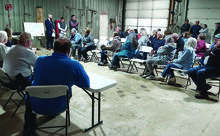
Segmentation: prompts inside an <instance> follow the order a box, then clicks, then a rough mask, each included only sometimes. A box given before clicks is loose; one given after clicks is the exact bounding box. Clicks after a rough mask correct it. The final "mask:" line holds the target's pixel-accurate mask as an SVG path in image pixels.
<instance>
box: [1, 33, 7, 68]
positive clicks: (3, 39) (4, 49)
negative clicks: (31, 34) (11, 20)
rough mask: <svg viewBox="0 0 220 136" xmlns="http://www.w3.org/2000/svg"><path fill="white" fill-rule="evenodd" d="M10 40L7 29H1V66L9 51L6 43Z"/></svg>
mask: <svg viewBox="0 0 220 136" xmlns="http://www.w3.org/2000/svg"><path fill="white" fill-rule="evenodd" d="M7 42H8V36H7V33H6V32H5V31H0V67H2V65H3V60H4V58H5V55H6V53H7V47H6V45H5V44H6V43H7Z"/></svg>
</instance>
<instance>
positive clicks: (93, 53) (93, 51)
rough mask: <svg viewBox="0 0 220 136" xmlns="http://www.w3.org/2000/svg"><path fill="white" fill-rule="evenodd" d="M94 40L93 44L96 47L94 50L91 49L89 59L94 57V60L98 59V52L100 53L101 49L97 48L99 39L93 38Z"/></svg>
mask: <svg viewBox="0 0 220 136" xmlns="http://www.w3.org/2000/svg"><path fill="white" fill-rule="evenodd" d="M94 42H95V46H96V49H95V50H91V53H92V55H91V59H90V60H93V59H95V60H96V61H99V58H98V55H97V54H98V53H100V52H101V51H100V50H98V46H99V40H98V39H94Z"/></svg>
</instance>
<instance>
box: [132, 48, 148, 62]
mask: <svg viewBox="0 0 220 136" xmlns="http://www.w3.org/2000/svg"><path fill="white" fill-rule="evenodd" d="M135 56H136V58H138V59H143V60H146V59H147V52H143V56H142V55H141V51H139V50H136V51H135Z"/></svg>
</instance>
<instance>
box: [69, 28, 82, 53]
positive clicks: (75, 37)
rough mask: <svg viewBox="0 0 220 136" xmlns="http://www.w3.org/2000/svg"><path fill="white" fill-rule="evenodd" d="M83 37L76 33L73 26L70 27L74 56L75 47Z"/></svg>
mask: <svg viewBox="0 0 220 136" xmlns="http://www.w3.org/2000/svg"><path fill="white" fill-rule="evenodd" d="M82 40H83V37H82V36H81V35H80V33H77V30H76V29H75V28H72V29H71V37H70V41H71V43H72V53H71V54H72V56H73V57H76V49H77V48H79V47H81V44H82Z"/></svg>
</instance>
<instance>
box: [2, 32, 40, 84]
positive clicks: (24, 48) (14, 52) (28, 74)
mask: <svg viewBox="0 0 220 136" xmlns="http://www.w3.org/2000/svg"><path fill="white" fill-rule="evenodd" d="M31 45H32V39H31V34H30V33H27V32H23V33H22V34H21V35H20V36H19V41H18V44H17V45H15V46H13V47H12V48H11V49H10V50H9V51H8V53H7V54H6V56H5V59H4V62H3V69H4V70H5V71H6V72H7V73H8V75H9V77H10V78H11V79H12V80H15V76H16V75H18V74H19V73H20V74H21V75H23V76H24V77H25V79H26V80H27V81H28V84H30V83H31V81H32V78H33V77H32V67H34V65H35V62H36V60H37V55H36V54H34V53H33V52H32V51H31V50H30V49H29V48H30V47H31ZM14 85H15V84H14ZM14 85H11V87H12V86H14ZM15 86H16V85H15ZM15 86H14V87H13V88H16V87H15Z"/></svg>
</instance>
